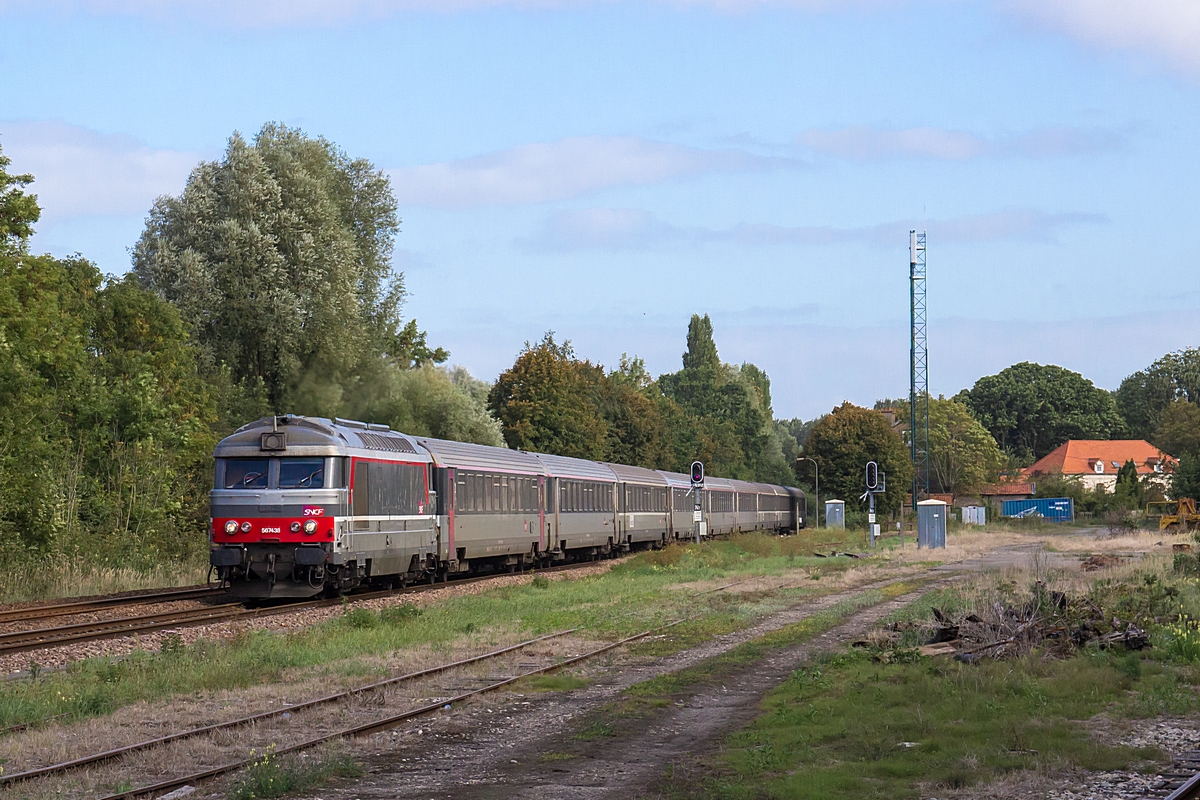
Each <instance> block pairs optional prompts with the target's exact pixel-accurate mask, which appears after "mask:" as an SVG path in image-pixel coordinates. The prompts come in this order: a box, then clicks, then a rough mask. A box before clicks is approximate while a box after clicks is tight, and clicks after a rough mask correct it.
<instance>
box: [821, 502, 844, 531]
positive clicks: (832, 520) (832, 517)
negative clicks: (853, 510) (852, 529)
mask: <svg viewBox="0 0 1200 800" xmlns="http://www.w3.org/2000/svg"><path fill="white" fill-rule="evenodd" d="M825 527H826V528H844V527H846V501H845V500H826V501H825Z"/></svg>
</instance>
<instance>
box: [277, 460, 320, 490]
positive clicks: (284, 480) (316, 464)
mask: <svg viewBox="0 0 1200 800" xmlns="http://www.w3.org/2000/svg"><path fill="white" fill-rule="evenodd" d="M324 486H325V459H323V458H281V459H279V488H280V489H321V488H324Z"/></svg>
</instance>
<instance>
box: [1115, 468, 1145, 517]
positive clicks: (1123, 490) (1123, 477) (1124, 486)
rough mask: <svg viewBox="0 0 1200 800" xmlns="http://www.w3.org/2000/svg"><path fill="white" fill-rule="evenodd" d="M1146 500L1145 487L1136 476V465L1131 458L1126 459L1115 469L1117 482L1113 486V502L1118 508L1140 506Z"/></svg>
mask: <svg viewBox="0 0 1200 800" xmlns="http://www.w3.org/2000/svg"><path fill="white" fill-rule="evenodd" d="M1145 501H1146V487H1145V485H1144V483H1143V482H1142V481H1141V479H1139V478H1138V472H1137V465H1136V464H1134V463H1133V459H1130V460H1129V461H1126V462H1125V463H1124V464H1123V465H1121V469H1119V470H1118V471H1117V482H1116V485H1115V486H1114V487H1113V503H1114V504H1115V505H1117V506H1118V507H1119V508H1125V509H1136V508H1142V507H1143V506H1144V505H1145Z"/></svg>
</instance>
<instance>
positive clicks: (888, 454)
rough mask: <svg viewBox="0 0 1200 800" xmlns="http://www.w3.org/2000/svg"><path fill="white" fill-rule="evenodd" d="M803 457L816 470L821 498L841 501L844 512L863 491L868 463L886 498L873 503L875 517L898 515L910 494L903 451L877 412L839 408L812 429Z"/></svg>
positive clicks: (909, 472) (909, 466)
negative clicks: (882, 481)
mask: <svg viewBox="0 0 1200 800" xmlns="http://www.w3.org/2000/svg"><path fill="white" fill-rule="evenodd" d="M804 452H805V453H806V454H807V455H809V456H812V457H813V458H815V459H816V460H817V463H818V464H820V466H821V494H822V496H823V497H826V498H833V497H836V498H840V499H842V500H845V501H846V505H847V507H851V506H853V505H855V504H857V503H858V498H859V496H860V495H861V494H862V493H863V492H864V491H866V485H865V483H864V480H865V479H864V477H863V470H864V468H865V467H866V463H867V462H868V461H875V462H876V463H878V464H879V468H880V469H881V470H883V471H884V472H885V473H886V474H887V493H886V494H884V495H881V496H880V497H879V499H878V500H877V503H878V507H879V509H880V510H881V511H883V512H885V513H895V512H897V511H899V510H900V506H901V505H902V504H903V502H904V497H905V494H906V493H907V492H908V491H909V489H910V483H911V481H912V462H911V460H910V458H909V452H908V448H906V447H905V446H904V442H903V441H902V440H901V439H900V435H899V434H898V433H896V432H895V431H894V430H892V428H891V426H890V425H889V424H888V422H887V420H886V419H884V417H883V415H882V414H880V413H879V412H878V411H873V410H871V409H866V408H860V407H858V406H855V405H852V404H851V403H842V405H840V406H838V407H837V408H835V409H834V410H833V412H832V413H830V414H829V415H828V416H826V417H823V418H822V419H821V421H820V422H818V423H817V424H816V425H815V426H814V427H813V431H812V434H811V435H810V436H809V437H808V444H807V446H806V447H805V448H804Z"/></svg>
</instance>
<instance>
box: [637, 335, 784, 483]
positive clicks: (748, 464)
mask: <svg viewBox="0 0 1200 800" xmlns="http://www.w3.org/2000/svg"><path fill="white" fill-rule="evenodd" d="M687 342H688V347H687V351H686V352H685V353H684V354H683V369H682V370H680V371H679V372H675V373H669V374H666V375H660V376H659V378H658V382H657V383H658V386H659V388H660V389H661V390H662V393H663V394H664V395H665V396H666V397H668V398H670V399H671V400H673V401H675V402H676V403H677V404H678V405H679V406H680V408H681V409H682V410H683V411H684V412H685V413H687V414H689V415H691V416H692V417H693V418H695V426H696V438H697V439H698V440H699V441H698V446H699V448H700V450H699V451H698V452H697V453H696V455H695V456H694V457H695V458H700V459H701V460H704V461H705V463H706V465H707V467H708V468H709V470H710V472H711V474H713V475H723V476H725V477H731V478H742V479H745V480H761V481H769V482H772V483H788V482H790V481H791V480H792V478H793V474H792V470H791V465H790V464H789V463H787V462H786V461H785V460H784V455H783V444H782V443H781V440H780V439H779V434H778V432H777V431H776V429H775V424H774V419H773V413H772V409H771V381H770V379H769V378H768V377H767V375H766V373H764V372H763V371H762V370H760V369H759V368H758V367H756V366H755V365H753V364H749V363H746V364H742V365H741V367H736V366H733V365H730V364H724V363H722V362H721V359H720V357H719V356H718V354H717V345H716V342H715V341H714V339H713V326H712V321H711V320H710V319H709V317H708V315H707V314H706V315H704V316H703V317H702V316H700V315H699V314H693V315H692V319H691V322H690V323H689V324H688V338H687ZM675 468H676V469H678V468H679V467H675Z"/></svg>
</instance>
